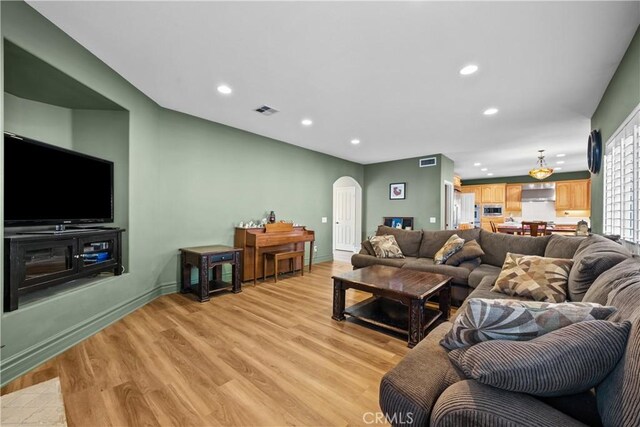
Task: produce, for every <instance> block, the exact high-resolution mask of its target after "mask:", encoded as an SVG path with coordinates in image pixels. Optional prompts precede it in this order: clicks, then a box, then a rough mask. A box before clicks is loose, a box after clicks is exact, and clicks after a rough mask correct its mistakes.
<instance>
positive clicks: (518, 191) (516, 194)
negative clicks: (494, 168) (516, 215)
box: [505, 184, 522, 213]
mask: <svg viewBox="0 0 640 427" xmlns="http://www.w3.org/2000/svg"><path fill="white" fill-rule="evenodd" d="M505 209H506V211H507V212H508V213H511V212H520V211H522V185H521V184H516V185H507V187H506V203H505Z"/></svg>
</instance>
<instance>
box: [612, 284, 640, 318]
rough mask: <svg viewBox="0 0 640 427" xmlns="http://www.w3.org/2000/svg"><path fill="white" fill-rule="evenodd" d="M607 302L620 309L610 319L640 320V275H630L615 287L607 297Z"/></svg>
mask: <svg viewBox="0 0 640 427" xmlns="http://www.w3.org/2000/svg"><path fill="white" fill-rule="evenodd" d="M607 304H612V305H615V307H616V308H617V309H618V310H617V311H616V312H615V313H614V314H613V315H612V316H611V319H610V320H613V321H617V322H622V321H623V320H631V321H632V322H634V321H636V320H640V277H638V276H637V275H636V276H633V277H629V278H627V280H625V281H624V283H621V284H620V285H619V286H618V287H617V288H615V289H613V290H612V291H611V292H610V293H609V296H608V297H607Z"/></svg>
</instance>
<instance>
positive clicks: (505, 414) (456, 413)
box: [431, 380, 585, 427]
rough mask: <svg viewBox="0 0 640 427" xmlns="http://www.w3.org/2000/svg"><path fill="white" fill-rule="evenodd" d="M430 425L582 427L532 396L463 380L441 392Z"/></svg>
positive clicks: (447, 426) (582, 426)
mask: <svg viewBox="0 0 640 427" xmlns="http://www.w3.org/2000/svg"><path fill="white" fill-rule="evenodd" d="M431 426H432V427H457V426H469V427H473V426H478V427H481V426H482V427H484V426H492V427H514V426H518V427H557V426H563V427H579V426H580V427H585V424H582V423H581V422H579V421H577V420H575V419H573V418H571V417H570V416H568V415H566V414H564V413H562V412H560V411H558V410H557V409H554V408H552V407H551V406H549V405H547V404H546V403H543V402H541V401H540V400H538V399H536V398H535V397H533V396H530V395H528V394H522V393H514V392H511V391H506V390H501V389H498V388H495V387H491V386H488V385H484V384H480V383H478V382H477V381H475V380H465V381H460V382H457V383H455V384H453V385H452V386H451V387H449V388H447V390H445V391H444V392H443V393H442V394H441V395H440V398H439V399H438V401H437V402H436V404H435V405H434V407H433V411H432V412H431Z"/></svg>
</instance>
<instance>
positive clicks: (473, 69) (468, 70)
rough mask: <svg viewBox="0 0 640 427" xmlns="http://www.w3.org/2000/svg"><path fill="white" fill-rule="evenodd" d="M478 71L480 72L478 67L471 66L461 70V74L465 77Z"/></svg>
mask: <svg viewBox="0 0 640 427" xmlns="http://www.w3.org/2000/svg"><path fill="white" fill-rule="evenodd" d="M476 71H478V66H477V65H473V64H469V65H467V66H465V67H463V68H462V69H461V70H460V74H462V75H463V76H468V75H469V74H473V73H475V72H476Z"/></svg>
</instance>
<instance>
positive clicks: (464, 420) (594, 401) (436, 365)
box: [352, 227, 640, 427]
mask: <svg viewBox="0 0 640 427" xmlns="http://www.w3.org/2000/svg"><path fill="white" fill-rule="evenodd" d="M387 228H388V227H387ZM387 231H388V230H386V229H380V230H379V232H380V233H386V232H387ZM401 231H403V230H395V231H394V233H395V234H396V240H398V243H399V245H400V246H401V248H403V246H404V247H406V248H407V250H408V252H407V255H408V257H407V258H406V259H404V260H402V259H399V260H381V259H378V261H377V262H376V261H375V257H372V256H371V255H369V254H368V253H366V250H364V251H362V252H361V253H360V254H356V255H354V256H353V259H352V263H353V266H354V268H360V267H364V266H366V265H373V264H376V263H378V264H380V263H385V264H388V265H395V266H398V267H402V268H416V269H421V270H426V271H434V272H441V273H445V274H447V272H453V271H454V270H452V268H453V269H456V270H455V272H456V275H453V274H452V276H453V277H454V280H453V282H454V286H456V288H457V291H458V292H457V293H458V297H460V296H462V295H463V294H464V293H465V292H467V293H468V298H490V299H496V298H511V299H524V298H518V297H513V296H507V295H504V294H501V293H497V292H492V291H491V288H492V287H493V284H494V282H495V280H496V278H497V276H498V274H499V272H500V270H501V266H502V263H503V261H504V259H505V257H506V253H507V252H512V253H519V254H524V255H540V256H547V257H553V258H571V259H574V265H573V267H572V270H571V272H570V276H569V300H570V301H583V302H597V303H600V304H603V305H613V306H615V307H616V308H617V309H618V311H617V312H616V313H614V314H613V315H612V317H611V318H609V319H608V320H613V321H623V320H629V321H631V322H632V325H631V333H630V335H629V339H628V342H627V346H626V350H625V353H624V355H623V356H622V358H621V359H620V361H619V362H618V364H617V365H616V367H615V368H614V369H613V371H611V372H610V373H609V374H608V376H607V377H606V378H605V380H604V381H602V382H601V383H600V384H599V385H598V386H596V387H595V388H594V389H592V390H590V391H589V392H584V393H580V394H575V395H570V396H562V397H553V398H549V397H547V398H540V397H534V396H531V395H528V394H524V393H515V392H510V391H505V390H501V389H498V388H494V387H491V386H488V385H484V384H481V383H479V382H477V381H475V380H469V379H466V378H465V376H464V375H463V374H462V372H460V371H459V370H458V369H457V368H456V367H455V366H454V365H453V364H452V363H451V362H450V361H449V358H448V355H447V354H448V352H447V350H446V349H445V348H443V347H442V346H441V345H440V340H441V339H442V338H443V337H444V335H445V334H446V333H447V332H448V331H449V330H450V329H451V326H452V323H451V322H444V323H442V324H440V325H439V326H438V327H436V328H435V329H434V330H432V331H431V332H430V333H429V335H428V336H427V337H426V338H425V339H424V340H423V341H421V342H420V343H419V344H418V345H417V346H416V347H415V348H413V349H412V350H411V351H410V352H409V353H408V354H407V355H406V356H405V357H404V358H403V359H402V360H401V361H400V362H399V363H398V365H397V366H395V367H394V368H393V369H391V370H390V371H389V372H388V373H387V374H385V375H384V377H383V379H382V381H381V384H380V406H381V408H382V410H383V411H384V412H385V414H387V417H388V419H389V420H391V422H392V424H394V425H399V424H403V423H404V422H405V421H407V424H410V425H413V426H416V425H421V426H428V425H431V426H450V427H453V426H550V427H551V426H554V427H555V426H585V425H588V426H600V425H604V426H621V427H640V259H638V258H637V257H634V256H632V255H631V254H630V253H629V252H628V251H626V250H625V249H623V248H622V247H621V246H620V245H619V244H617V243H614V242H612V241H610V240H608V239H606V238H604V237H601V236H590V237H587V238H584V237H582V238H577V237H566V236H558V235H552V236H545V237H535V238H534V237H525V236H511V235H506V234H495V233H490V232H485V231H481V230H465V231H454V232H452V231H436V232H431V231H424V232H413V233H416V234H413V235H401V233H399V232H401ZM420 233H422V234H421V235H422V237H421V239H420V242H419V244H418V243H416V241H417V236H418V235H419V234H420ZM453 233H456V234H458V235H459V236H460V237H462V238H464V239H465V240H471V239H476V240H477V241H478V242H479V243H480V245H481V247H482V249H483V251H484V252H485V255H483V256H482V258H481V260H480V264H479V265H478V262H476V263H475V264H476V265H474V266H472V265H469V266H464V265H462V266H459V267H451V266H440V265H433V259H432V258H433V254H435V251H437V250H438V249H439V247H440V246H441V245H442V244H444V241H446V240H447V239H448V237H449V236H450V235H451V234H453ZM424 239H427V240H428V242H425V241H424ZM407 241H410V242H411V245H410V246H406V242H407ZM401 242H402V243H401ZM440 242H442V243H440ZM438 245H440V246H438ZM403 250H404V249H403ZM390 261H391V262H390ZM459 269H465V270H466V271H460V270H459ZM463 298H464V297H463ZM463 309H464V306H463V307H462V308H461V309H460V310H459V311H458V312H459V313H460V312H461V311H462V310H463ZM399 420H400V422H398V421H399ZM408 421H410V422H408Z"/></svg>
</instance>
